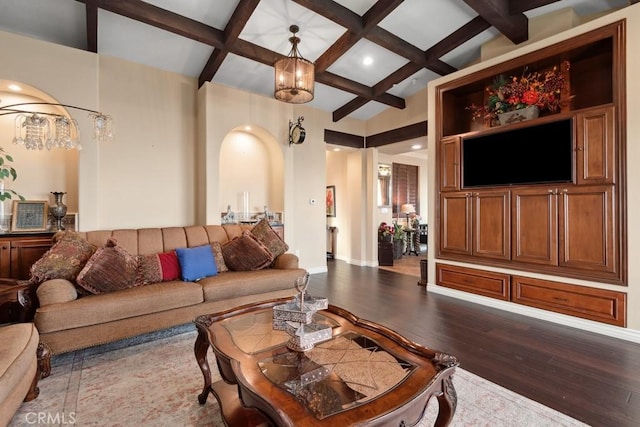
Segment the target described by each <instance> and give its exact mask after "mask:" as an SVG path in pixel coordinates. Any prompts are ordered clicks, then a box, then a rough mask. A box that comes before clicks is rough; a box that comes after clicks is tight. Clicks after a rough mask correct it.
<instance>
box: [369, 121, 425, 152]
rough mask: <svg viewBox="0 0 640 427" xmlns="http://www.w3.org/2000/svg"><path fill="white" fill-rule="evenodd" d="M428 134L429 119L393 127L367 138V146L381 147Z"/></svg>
mask: <svg viewBox="0 0 640 427" xmlns="http://www.w3.org/2000/svg"><path fill="white" fill-rule="evenodd" d="M423 136H427V121H426V120H425V121H423V122H418V123H413V124H411V125H407V126H403V127H401V128H396V129H391V130H388V131H386V132H381V133H377V134H375V135H371V136H367V137H366V138H365V144H366V147H367V148H369V147H381V146H383V145H388V144H393V143H396V142H400V141H407V140H409V139H416V138H421V137H423Z"/></svg>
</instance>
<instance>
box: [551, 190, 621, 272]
mask: <svg viewBox="0 0 640 427" xmlns="http://www.w3.org/2000/svg"><path fill="white" fill-rule="evenodd" d="M559 200H560V207H559V210H560V220H559V240H560V241H559V249H560V251H559V256H560V262H559V264H560V265H561V266H565V267H572V268H579V269H582V270H592V271H604V272H611V273H614V272H616V271H618V253H617V250H616V245H615V234H614V233H615V230H616V227H617V225H616V220H615V215H614V187H613V186H611V185H600V186H588V187H576V188H570V189H561V193H560V199H559Z"/></svg>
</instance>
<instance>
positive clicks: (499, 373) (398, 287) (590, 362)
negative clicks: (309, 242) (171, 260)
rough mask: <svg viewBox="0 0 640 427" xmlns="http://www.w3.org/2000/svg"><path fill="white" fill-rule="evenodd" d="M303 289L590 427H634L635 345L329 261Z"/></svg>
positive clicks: (639, 382) (639, 395) (639, 416)
mask: <svg viewBox="0 0 640 427" xmlns="http://www.w3.org/2000/svg"><path fill="white" fill-rule="evenodd" d="M309 292H310V293H311V294H312V295H323V296H326V297H328V298H329V302H330V303H331V304H335V305H338V306H341V307H343V308H345V309H347V310H349V311H351V312H352V313H354V314H355V315H356V316H359V317H361V318H364V319H367V320H371V321H374V322H377V323H380V324H382V325H385V326H387V327H390V328H391V329H394V330H395V331H397V332H399V333H400V334H402V335H404V336H405V337H407V338H409V339H411V340H413V341H416V342H418V343H420V344H422V345H424V346H426V347H429V348H432V349H435V350H439V351H442V352H444V353H449V354H452V355H454V356H456V357H457V358H458V359H459V360H460V367H461V368H463V369H465V370H467V371H470V372H472V373H474V374H476V375H479V376H481V377H483V378H486V379H487V380H489V381H492V382H494V383H496V384H499V385H501V386H503V387H505V388H508V389H510V390H512V391H514V392H516V393H519V394H521V395H523V396H526V397H528V398H530V399H533V400H535V401H538V402H540V403H542V404H544V405H546V406H549V407H551V408H554V409H556V410H558V411H560V412H563V413H565V414H567V415H569V416H571V417H573V418H576V419H578V420H580V421H582V422H584V423H587V424H589V425H592V426H607V427H609V426H616V427H618V426H629V427H631V426H634V427H637V426H639V425H640V344H636V343H632V342H628V341H624V340H620V339H615V338H609V337H606V336H603V335H600V334H594V333H589V332H586V331H583V330H580V329H575V328H570V327H566V326H562V325H558V324H555V323H551V322H546V321H541V320H537V319H533V318H530V317H527V316H521V315H518V314H514V313H509V312H505V311H502V310H498V309H492V308H491V307H486V306H482V305H478V304H474V303H470V302H467V301H462V300H458V299H455V298H451V297H447V296H444V295H438V294H435V293H429V292H428V289H425V288H423V287H420V286H417V282H416V278H415V277H414V276H410V275H405V274H398V273H395V272H390V271H385V270H382V269H378V268H376V267H358V266H354V265H350V264H347V263H345V262H343V261H328V272H327V273H321V274H314V275H312V276H311V280H310V285H309Z"/></svg>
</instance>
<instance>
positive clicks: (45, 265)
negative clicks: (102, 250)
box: [31, 231, 96, 283]
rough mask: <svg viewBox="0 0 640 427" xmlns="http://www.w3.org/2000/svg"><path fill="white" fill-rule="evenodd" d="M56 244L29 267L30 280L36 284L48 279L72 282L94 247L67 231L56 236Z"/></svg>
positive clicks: (93, 250)
mask: <svg viewBox="0 0 640 427" xmlns="http://www.w3.org/2000/svg"><path fill="white" fill-rule="evenodd" d="M56 236H57V240H56V243H54V245H53V246H52V247H51V249H49V250H48V251H47V252H46V253H45V254H44V255H43V256H42V257H41V258H40V259H39V260H38V261H36V262H35V264H33V265H32V266H31V278H32V280H33V281H35V282H36V283H41V282H44V281H45V280H49V279H67V280H70V281H74V280H75V279H76V276H77V275H78V273H80V271H81V270H82V268H83V267H84V265H85V264H86V263H87V261H88V260H89V258H91V255H93V253H94V252H95V251H96V247H95V246H94V245H92V244H91V243H89V242H87V241H86V240H85V239H83V238H82V237H80V236H79V235H78V234H77V233H74V232H71V231H67V232H65V233H64V234H61V235H56Z"/></svg>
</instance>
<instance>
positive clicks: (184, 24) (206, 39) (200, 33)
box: [76, 0, 224, 49]
mask: <svg viewBox="0 0 640 427" xmlns="http://www.w3.org/2000/svg"><path fill="white" fill-rule="evenodd" d="M76 1H78V2H80V3H85V4H86V2H87V1H88V0H76ZM98 7H99V8H100V9H104V10H107V11H109V12H112V13H115V14H117V15H121V16H124V17H126V18H130V19H133V20H135V21H139V22H143V23H145V24H148V25H151V26H153V27H157V28H161V29H163V30H165V31H169V32H171V33H174V34H178V35H181V36H183V37H186V38H188V39H191V40H195V41H198V42H200V43H204V44H207V45H209V46H213V47H215V48H218V49H222V48H224V33H223V32H222V31H220V30H218V29H216V28H213V27H210V26H208V25H205V24H203V23H201V22H198V21H195V20H193V19H190V18H187V17H185V16H182V15H178V14H177V13H173V12H170V11H168V10H165V9H162V8H159V7H157V6H153V5H151V4H149V3H146V2H144V1H141V0H98Z"/></svg>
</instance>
